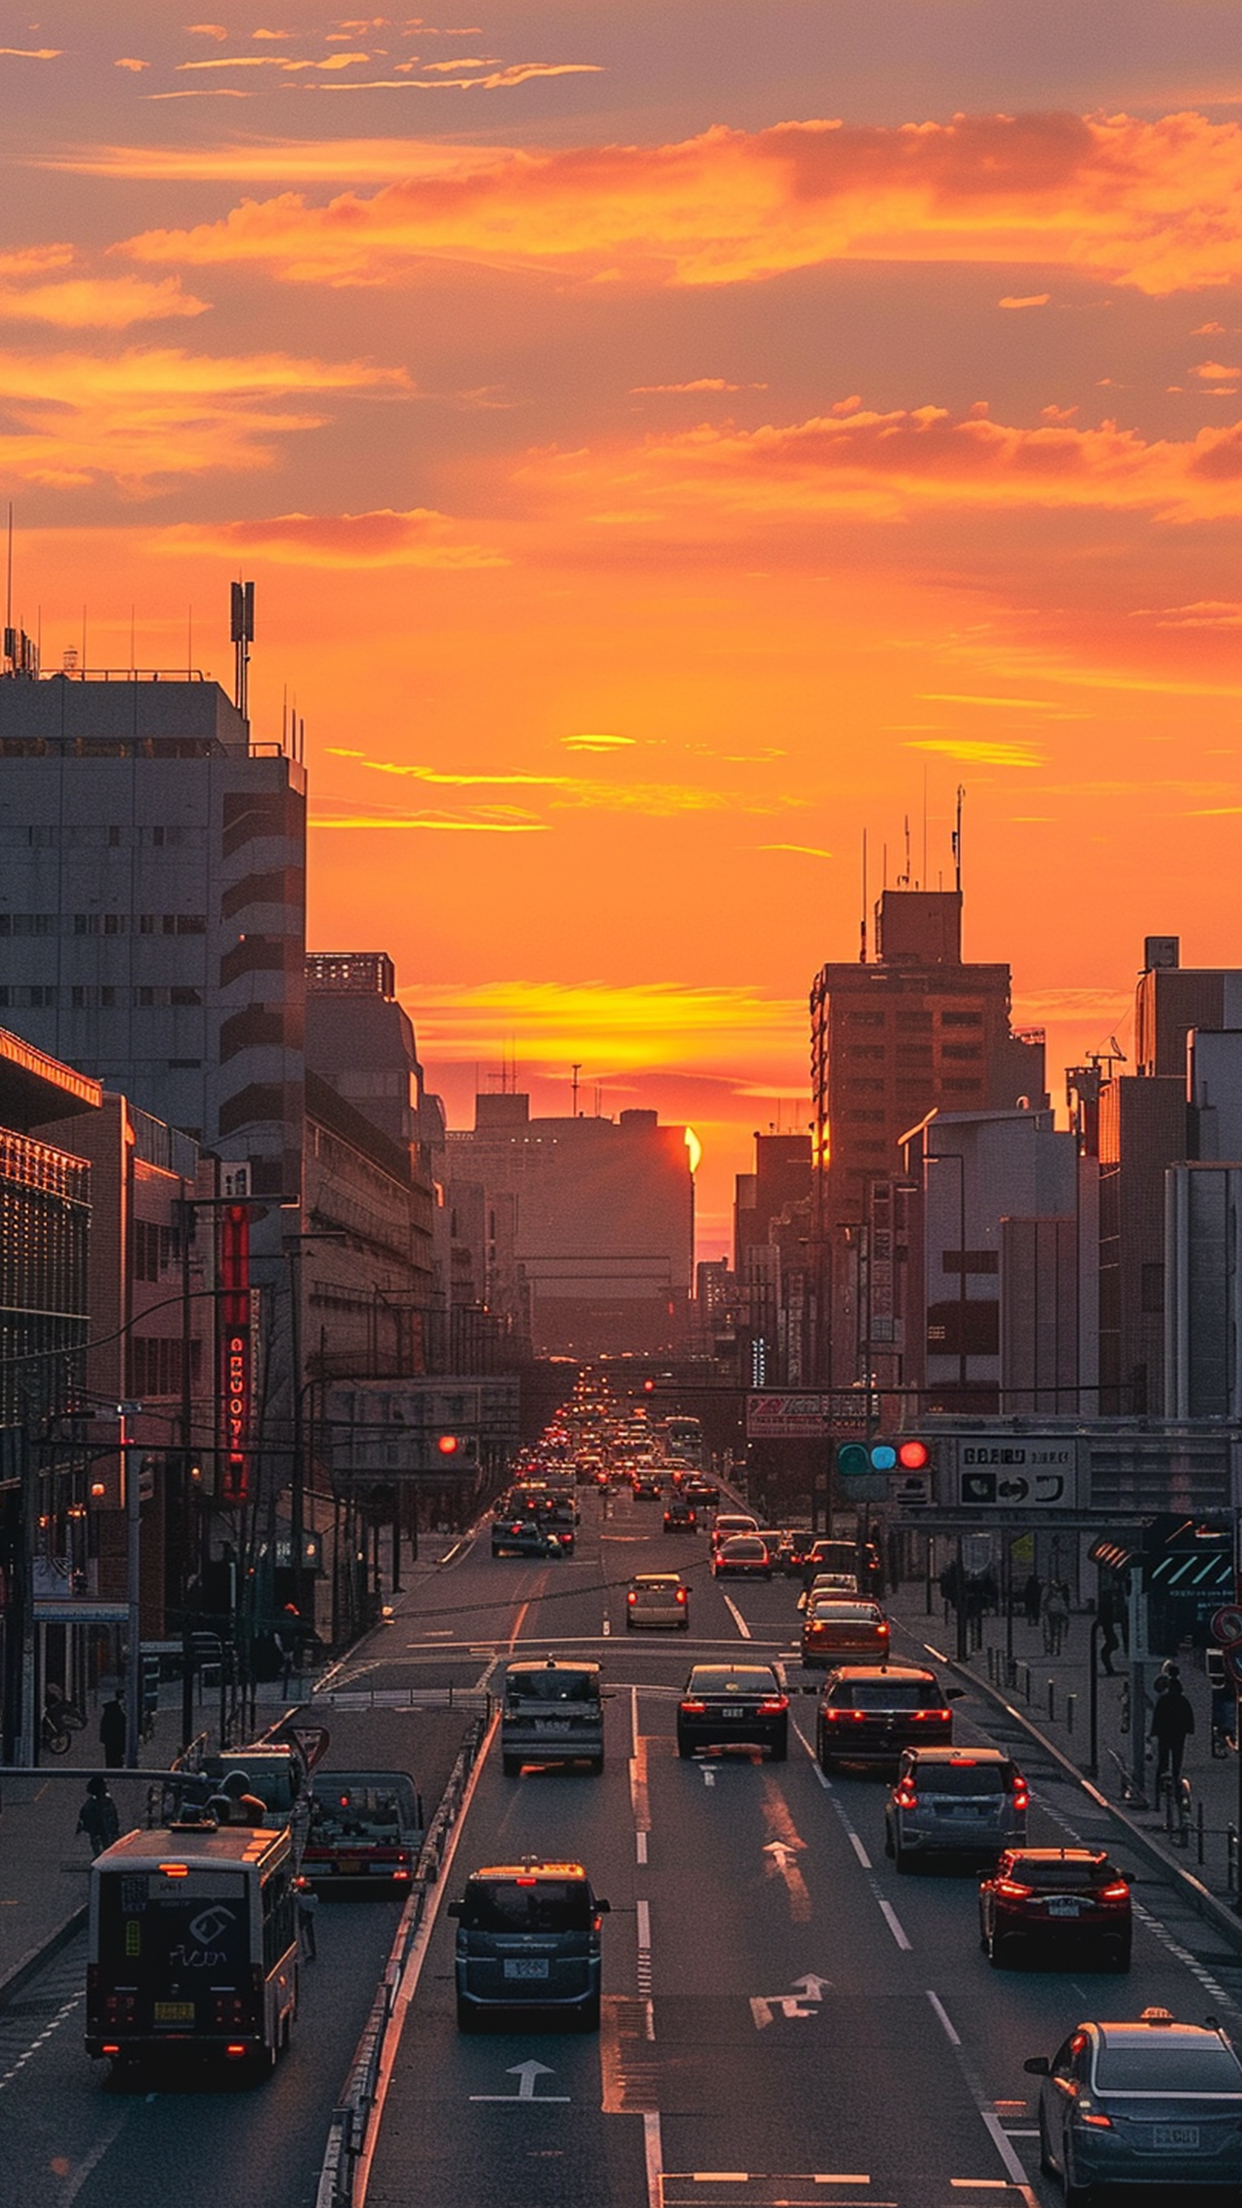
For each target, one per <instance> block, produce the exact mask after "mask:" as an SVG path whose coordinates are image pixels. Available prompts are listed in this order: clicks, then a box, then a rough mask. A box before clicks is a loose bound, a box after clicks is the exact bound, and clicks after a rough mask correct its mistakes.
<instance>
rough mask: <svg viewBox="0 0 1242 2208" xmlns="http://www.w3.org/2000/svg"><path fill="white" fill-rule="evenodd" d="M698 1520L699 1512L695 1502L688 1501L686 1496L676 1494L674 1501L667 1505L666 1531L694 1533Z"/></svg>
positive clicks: (665, 1513) (665, 1512)
mask: <svg viewBox="0 0 1242 2208" xmlns="http://www.w3.org/2000/svg"><path fill="white" fill-rule="evenodd" d="M698 1522H699V1514H698V1512H697V1510H696V1509H695V1507H694V1504H693V1503H688V1502H686V1500H685V1498H684V1496H681V1495H674V1497H673V1499H672V1501H671V1502H669V1503H667V1504H666V1505H665V1510H664V1531H665V1532H666V1533H693V1532H694V1530H695V1527H696V1526H697V1525H698Z"/></svg>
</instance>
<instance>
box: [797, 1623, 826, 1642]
mask: <svg viewBox="0 0 1242 2208" xmlns="http://www.w3.org/2000/svg"><path fill="white" fill-rule="evenodd" d="M802 1630H803V1632H804V1633H805V1634H806V1637H807V1639H808V1641H818V1640H821V1639H822V1638H823V1635H824V1634H825V1633H826V1632H827V1630H828V1628H827V1626H826V1625H824V1624H823V1623H822V1622H821V1620H820V1619H819V1618H808V1619H807V1621H806V1624H805V1625H804V1627H803V1629H802Z"/></svg>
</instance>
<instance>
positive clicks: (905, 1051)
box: [897, 1043, 932, 1066]
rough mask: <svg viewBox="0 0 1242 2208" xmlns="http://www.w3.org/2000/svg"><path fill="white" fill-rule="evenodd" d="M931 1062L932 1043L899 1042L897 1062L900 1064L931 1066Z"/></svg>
mask: <svg viewBox="0 0 1242 2208" xmlns="http://www.w3.org/2000/svg"><path fill="white" fill-rule="evenodd" d="M931 1062H932V1046H931V1044H930V1043H898V1045H897V1063H898V1065H899V1066H930V1064H931Z"/></svg>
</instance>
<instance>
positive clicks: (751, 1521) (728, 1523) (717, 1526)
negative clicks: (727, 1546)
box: [712, 1510, 759, 1549]
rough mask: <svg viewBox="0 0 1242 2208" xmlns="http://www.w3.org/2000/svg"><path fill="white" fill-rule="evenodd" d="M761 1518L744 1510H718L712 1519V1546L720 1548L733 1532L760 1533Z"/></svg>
mask: <svg viewBox="0 0 1242 2208" xmlns="http://www.w3.org/2000/svg"><path fill="white" fill-rule="evenodd" d="M758 1531H759V1520H758V1519H757V1518H751V1517H750V1516H749V1515H748V1514H747V1513H746V1512H745V1511H742V1510H718V1511H717V1512H716V1515H715V1517H714V1518H713V1520H712V1548H713V1549H718V1548H719V1547H720V1544H721V1542H722V1541H727V1540H728V1539H729V1537H730V1535H731V1534H735V1533H758Z"/></svg>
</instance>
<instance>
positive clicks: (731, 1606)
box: [724, 1595, 754, 1641]
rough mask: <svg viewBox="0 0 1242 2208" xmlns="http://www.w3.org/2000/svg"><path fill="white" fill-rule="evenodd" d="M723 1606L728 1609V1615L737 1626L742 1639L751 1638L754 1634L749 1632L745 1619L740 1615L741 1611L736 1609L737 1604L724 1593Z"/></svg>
mask: <svg viewBox="0 0 1242 2208" xmlns="http://www.w3.org/2000/svg"><path fill="white" fill-rule="evenodd" d="M724 1606H725V1609H726V1610H727V1611H728V1613H729V1616H730V1617H731V1618H732V1620H733V1623H734V1624H735V1626H736V1627H737V1629H738V1632H739V1633H740V1634H741V1636H742V1639H743V1640H744V1641H749V1640H752V1639H753V1638H754V1636H753V1634H752V1633H751V1630H750V1627H749V1626H748V1625H747V1623H746V1620H745V1618H744V1617H743V1616H742V1613H741V1611H740V1610H739V1609H738V1606H737V1604H736V1603H735V1602H732V1601H730V1599H729V1597H728V1595H726V1596H725V1598H724Z"/></svg>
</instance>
